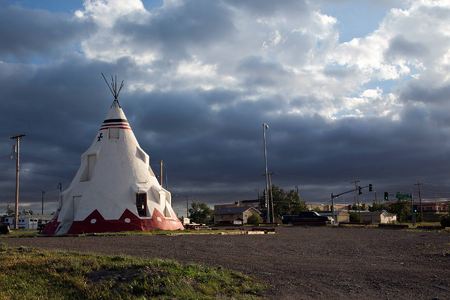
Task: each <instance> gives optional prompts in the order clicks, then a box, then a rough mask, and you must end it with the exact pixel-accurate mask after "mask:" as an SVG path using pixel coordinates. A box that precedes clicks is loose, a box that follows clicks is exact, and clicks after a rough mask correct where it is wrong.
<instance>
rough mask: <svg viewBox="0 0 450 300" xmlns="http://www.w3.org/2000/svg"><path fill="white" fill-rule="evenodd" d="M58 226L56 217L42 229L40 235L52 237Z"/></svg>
mask: <svg viewBox="0 0 450 300" xmlns="http://www.w3.org/2000/svg"><path fill="white" fill-rule="evenodd" d="M58 226H59V222H58V216H55V217H54V218H53V219H52V220H51V221H50V222H49V223H47V224H46V225H45V227H44V229H42V234H45V235H54V234H55V233H56V229H57V228H58Z"/></svg>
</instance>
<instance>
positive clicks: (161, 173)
mask: <svg viewBox="0 0 450 300" xmlns="http://www.w3.org/2000/svg"><path fill="white" fill-rule="evenodd" d="M163 166H164V162H163V160H162V159H161V160H160V162H159V177H160V179H159V181H160V183H161V187H164V186H163V184H164V180H163V178H164V177H163Z"/></svg>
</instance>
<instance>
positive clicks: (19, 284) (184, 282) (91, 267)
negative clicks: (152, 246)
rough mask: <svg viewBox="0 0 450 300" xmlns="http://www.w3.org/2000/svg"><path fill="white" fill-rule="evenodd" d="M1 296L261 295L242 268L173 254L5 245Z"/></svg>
mask: <svg viewBox="0 0 450 300" xmlns="http://www.w3.org/2000/svg"><path fill="white" fill-rule="evenodd" d="M0 287H1V288H0V299H146V298H158V299H161V298H162V299H213V298H232V299H257V298H259V297H260V295H261V292H262V291H263V289H264V286H263V285H262V284H260V283H258V282H256V281H255V280H254V279H252V278H250V277H248V276H246V275H243V274H241V273H238V272H234V271H230V270H226V269H222V268H212V267H206V266H202V265H197V264H189V265H182V264H180V263H178V262H175V261H172V260H159V259H152V260H149V259H140V258H134V257H127V256H100V255H92V254H80V253H68V252H61V251H44V250H37V249H31V248H26V247H19V248H8V247H6V246H2V247H0Z"/></svg>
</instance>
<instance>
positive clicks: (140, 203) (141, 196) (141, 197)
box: [136, 193, 148, 217]
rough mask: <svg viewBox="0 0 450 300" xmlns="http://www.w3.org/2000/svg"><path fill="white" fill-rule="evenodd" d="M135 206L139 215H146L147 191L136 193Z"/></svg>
mask: <svg viewBox="0 0 450 300" xmlns="http://www.w3.org/2000/svg"><path fill="white" fill-rule="evenodd" d="M136 208H137V211H138V214H139V217H148V216H147V193H137V194H136Z"/></svg>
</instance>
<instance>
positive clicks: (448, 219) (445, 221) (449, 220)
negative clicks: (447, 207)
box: [441, 215, 450, 227]
mask: <svg viewBox="0 0 450 300" xmlns="http://www.w3.org/2000/svg"><path fill="white" fill-rule="evenodd" d="M441 225H442V227H450V215H449V216H443V217H442V218H441Z"/></svg>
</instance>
